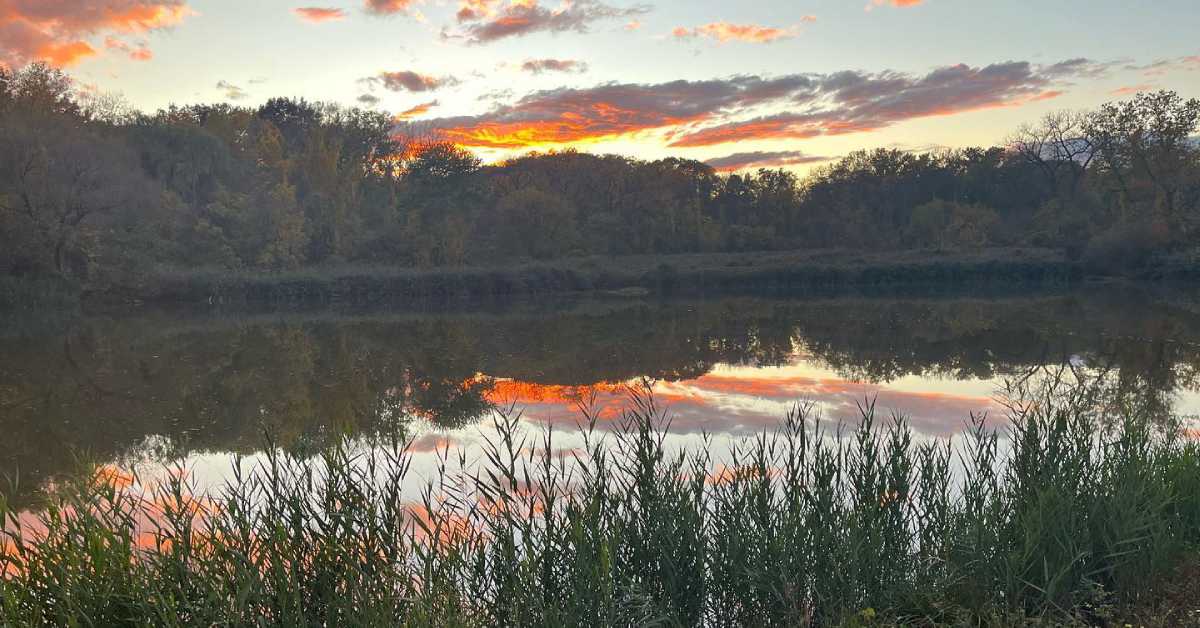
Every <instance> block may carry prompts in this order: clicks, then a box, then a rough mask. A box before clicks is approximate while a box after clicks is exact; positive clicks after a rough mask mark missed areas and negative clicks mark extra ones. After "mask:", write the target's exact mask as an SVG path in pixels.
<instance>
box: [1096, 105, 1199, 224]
mask: <svg viewBox="0 0 1200 628" xmlns="http://www.w3.org/2000/svg"><path fill="white" fill-rule="evenodd" d="M1197 128H1200V100H1197V99H1191V100H1184V99H1183V98H1182V97H1181V96H1179V94H1177V93H1175V92H1171V91H1158V92H1153V93H1145V92H1143V93H1139V94H1137V95H1136V96H1134V98H1133V99H1132V100H1128V101H1124V102H1119V103H1107V104H1105V105H1102V106H1101V107H1100V109H1098V110H1097V111H1095V112H1093V113H1092V114H1091V115H1090V116H1088V118H1087V121H1086V124H1085V125H1084V130H1085V132H1086V133H1087V135H1088V137H1089V138H1090V140H1091V142H1092V143H1093V144H1094V145H1095V146H1096V150H1097V152H1098V154H1099V157H1100V162H1099V164H1100V168H1101V171H1102V173H1103V174H1105V175H1106V176H1107V177H1108V178H1110V179H1111V180H1112V181H1113V182H1114V184H1115V187H1116V189H1117V190H1118V191H1119V193H1120V194H1121V197H1122V200H1123V201H1124V204H1123V206H1122V218H1123V219H1124V220H1125V221H1129V220H1131V219H1132V217H1133V212H1134V211H1135V210H1136V209H1137V206H1139V205H1141V206H1143V207H1144V206H1146V205H1149V206H1150V207H1152V208H1153V209H1152V211H1153V212H1154V214H1155V215H1156V217H1157V218H1158V219H1160V220H1162V221H1163V222H1165V223H1166V224H1167V225H1168V226H1176V225H1178V224H1179V223H1180V221H1181V218H1182V216H1181V215H1180V210H1181V209H1187V210H1188V211H1189V212H1191V211H1195V209H1196V208H1195V207H1187V208H1182V207H1180V206H1179V205H1180V201H1181V193H1182V192H1183V191H1184V190H1185V189H1186V188H1187V187H1188V186H1189V185H1190V183H1191V181H1192V178H1193V177H1194V176H1195V168H1194V166H1195V159H1196V155H1195V153H1196V148H1195V146H1194V145H1193V144H1192V143H1191V140H1190V137H1191V135H1192V134H1194V133H1195V132H1196V130H1197Z"/></svg>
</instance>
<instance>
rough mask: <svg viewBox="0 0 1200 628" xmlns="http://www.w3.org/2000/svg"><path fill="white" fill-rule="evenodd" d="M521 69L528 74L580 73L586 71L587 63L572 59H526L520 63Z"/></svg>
mask: <svg viewBox="0 0 1200 628" xmlns="http://www.w3.org/2000/svg"><path fill="white" fill-rule="evenodd" d="M521 69H522V70H524V71H525V72H529V73H530V74H543V73H545V72H563V73H566V74H582V73H584V72H587V69H588V65H587V64H586V63H584V62H582V61H575V60H574V59H527V60H526V61H525V62H524V63H522V64H521Z"/></svg>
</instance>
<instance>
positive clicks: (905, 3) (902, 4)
mask: <svg viewBox="0 0 1200 628" xmlns="http://www.w3.org/2000/svg"><path fill="white" fill-rule="evenodd" d="M924 3H925V0H871V4H868V5H867V10H870V9H871V7H882V6H893V7H899V8H907V7H915V6H918V5H921V4H924Z"/></svg>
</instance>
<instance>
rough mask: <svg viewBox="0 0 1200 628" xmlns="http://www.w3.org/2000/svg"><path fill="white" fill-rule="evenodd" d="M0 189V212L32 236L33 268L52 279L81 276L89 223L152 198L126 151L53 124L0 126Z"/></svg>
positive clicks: (90, 248)
mask: <svg viewBox="0 0 1200 628" xmlns="http://www.w3.org/2000/svg"><path fill="white" fill-rule="evenodd" d="M0 190H6V191H7V192H6V193H5V194H3V195H0V213H4V214H6V216H7V218H6V219H7V220H8V221H10V222H11V224H14V225H17V228H18V229H19V230H21V231H22V232H23V233H26V234H28V236H29V237H30V238H32V241H33V242H34V243H35V244H34V245H33V247H32V250H33V251H34V252H35V254H36V256H37V257H38V258H39V259H40V261H39V262H37V263H38V265H40V266H43V267H44V268H45V269H47V270H49V271H51V272H53V273H56V274H58V275H60V276H84V275H86V273H87V271H88V265H89V260H90V259H91V258H92V257H93V255H94V254H95V252H96V251H95V247H96V246H97V244H96V242H95V240H94V238H93V237H91V236H94V235H96V234H95V233H94V232H93V231H92V229H93V228H94V227H95V226H96V223H97V222H99V221H100V220H101V219H103V218H104V217H105V216H106V215H108V214H111V213H112V212H114V211H116V210H118V209H126V210H129V209H133V208H138V207H146V206H149V205H150V204H151V203H152V201H153V193H152V189H151V186H150V185H149V182H148V181H147V179H146V178H145V176H144V175H143V174H142V171H141V169H140V168H139V167H138V163H137V161H136V159H135V158H134V156H133V154H132V153H131V152H130V151H129V149H128V147H127V146H125V145H123V144H122V143H121V142H119V141H117V140H115V139H113V138H111V137H106V136H104V135H101V134H98V133H96V132H94V131H91V130H88V129H81V128H77V127H72V126H68V125H62V124H60V123H56V122H54V121H50V122H42V123H35V122H33V121H30V120H25V121H21V122H17V121H14V120H8V121H7V122H5V123H2V124H0Z"/></svg>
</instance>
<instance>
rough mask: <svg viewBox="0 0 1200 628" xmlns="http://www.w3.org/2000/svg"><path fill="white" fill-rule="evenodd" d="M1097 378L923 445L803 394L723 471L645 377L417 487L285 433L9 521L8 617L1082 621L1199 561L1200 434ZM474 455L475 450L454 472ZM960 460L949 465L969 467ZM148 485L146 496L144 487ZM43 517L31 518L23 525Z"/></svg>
mask: <svg viewBox="0 0 1200 628" xmlns="http://www.w3.org/2000/svg"><path fill="white" fill-rule="evenodd" d="M1094 402H1095V399H1094V397H1093V396H1092V394H1091V393H1090V392H1088V391H1087V389H1086V387H1081V388H1072V389H1066V390H1062V389H1059V388H1058V387H1057V386H1053V387H1048V388H1045V389H1038V390H1035V391H1029V390H1027V391H1025V392H1024V393H1021V396H1019V397H1018V398H1015V399H1014V403H1013V405H1012V424H1011V427H1010V428H1009V429H1008V430H1007V431H1005V432H1004V433H1003V434H1001V433H1000V432H997V431H995V430H993V429H992V428H989V427H988V426H987V425H986V423H985V422H984V421H983V420H982V419H980V418H976V419H974V420H973V421H972V422H971V423H970V428H969V430H968V433H967V435H966V436H965V439H964V440H963V441H962V442H960V443H959V444H958V445H953V444H950V443H945V442H936V441H935V442H930V443H918V442H916V441H915V440H914V438H913V434H912V432H911V431H910V429H909V428H908V427H907V425H906V424H905V421H904V419H903V418H902V417H897V418H895V419H894V420H893V421H891V422H888V423H887V424H884V422H883V421H881V420H880V419H879V418H878V417H877V416H876V414H875V411H874V408H873V406H872V405H871V404H869V403H868V404H866V405H864V406H862V408H861V411H862V417H861V418H862V420H861V423H860V425H859V426H857V427H855V428H852V429H850V430H849V431H848V432H842V430H840V429H839V430H837V431H836V432H831V431H830V430H829V428H827V427H824V426H822V425H821V424H820V423H819V422H818V421H816V420H815V417H814V416H813V415H812V413H811V411H810V410H809V409H807V408H805V407H801V408H799V409H798V410H797V411H795V412H793V413H792V414H790V415H789V416H788V417H787V420H786V422H785V423H784V424H783V425H782V426H781V427H780V428H779V429H778V430H777V431H776V432H774V433H765V434H762V435H760V436H759V437H757V438H756V439H754V440H753V441H751V442H749V443H746V444H744V445H742V446H740V447H738V448H737V449H736V450H735V451H734V453H733V454H732V459H731V460H730V461H728V462H727V463H726V464H724V465H715V464H714V461H713V460H712V459H711V457H710V456H711V453H710V450H709V449H708V448H707V447H706V448H702V449H698V450H691V451H684V452H681V453H669V452H668V451H667V449H666V447H665V446H664V441H663V431H662V430H663V428H664V426H665V425H666V423H665V422H664V420H665V418H664V415H663V414H662V413H661V412H660V411H659V409H658V408H657V407H656V406H655V404H654V401H653V399H652V398H651V397H649V396H646V395H644V394H642V393H638V392H635V393H634V396H633V408H632V409H631V410H630V411H629V412H627V413H626V414H625V415H624V419H623V421H622V422H621V425H620V428H619V429H618V430H617V431H616V432H614V433H611V434H609V435H608V436H603V435H602V432H601V431H598V430H597V428H598V426H599V425H600V421H599V419H598V418H597V417H595V416H592V415H591V414H589V413H588V411H587V410H584V417H585V422H586V424H587V425H588V426H590V430H589V431H588V432H587V437H586V443H587V444H586V447H585V449H584V450H583V451H581V452H579V453H577V454H575V456H574V457H573V458H572V457H567V458H563V457H561V456H555V455H553V452H554V451H555V449H554V446H555V441H554V438H553V435H552V434H550V433H546V434H545V436H544V437H543V438H541V439H533V440H532V441H531V440H530V438H529V436H528V435H523V432H522V430H521V428H520V420H519V418H518V417H515V416H505V415H498V416H497V417H496V419H495V429H496V434H497V436H496V437H495V438H494V439H492V440H491V441H489V442H488V443H486V444H485V446H484V449H483V455H482V459H481V462H480V466H479V467H478V468H475V467H467V468H465V469H464V470H463V471H462V472H461V473H459V472H455V471H451V470H449V466H448V464H447V462H448V461H446V460H445V458H444V457H443V461H442V464H441V469H440V476H439V477H435V478H433V481H432V483H430V484H429V485H428V486H427V488H426V489H424V490H423V491H422V492H421V493H420V494H419V495H411V494H408V493H406V492H405V488H404V487H405V477H406V475H407V474H408V469H409V461H410V454H409V453H408V452H407V451H406V444H405V443H404V441H403V440H401V439H399V438H397V437H395V436H392V437H390V438H388V437H385V438H383V439H382V440H380V441H378V442H374V443H364V444H366V445H369V446H368V447H366V448H365V449H364V448H363V447H361V446H360V444H356V443H353V442H350V441H342V442H341V443H340V444H337V445H334V446H332V447H331V448H329V449H328V450H326V451H324V452H323V453H321V454H320V455H318V456H316V457H312V458H309V457H307V456H304V455H290V454H285V453H282V452H280V451H279V450H278V449H275V448H273V447H268V448H267V450H268V454H267V455H266V457H265V460H264V462H263V463H262V464H261V465H259V466H257V467H255V468H248V467H247V466H246V465H245V464H244V463H242V462H240V461H239V462H238V463H236V464H235V466H234V469H233V473H232V480H230V481H229V482H228V483H227V484H225V485H224V486H223V488H219V489H217V490H215V491H213V492H209V493H205V494H200V495H197V494H195V493H193V491H192V489H191V487H190V485H189V483H188V481H187V480H186V479H185V478H186V472H184V470H182V469H180V470H178V471H176V472H174V473H172V474H170V475H169V479H167V480H166V481H164V482H162V483H161V484H158V485H153V484H151V483H146V484H145V485H144V487H145V488H144V489H143V492H139V491H138V490H136V486H137V482H136V481H137V479H136V478H124V477H121V476H116V477H115V480H116V481H115V482H114V481H112V480H113V479H114V476H113V475H112V474H111V473H110V472H106V473H102V474H96V473H85V474H84V475H83V476H82V477H81V478H80V479H79V480H77V481H71V482H67V483H65V484H63V485H61V486H59V487H58V490H57V492H56V493H55V494H54V497H53V499H52V501H51V502H50V504H48V507H47V508H46V509H45V510H42V511H40V512H39V513H38V514H36V515H29V514H26V515H21V516H20V517H18V513H16V512H13V511H11V510H6V511H5V513H4V514H5V518H6V519H7V521H8V527H7V528H6V530H7V533H6V536H7V537H8V544H7V545H6V547H7V549H6V550H5V552H4V555H3V558H0V570H2V571H3V572H4V573H5V574H6V578H5V579H4V580H3V581H0V615H2V616H3V618H4V622H5V623H6V625H14V626H22V625H44V624H63V625H74V624H79V623H86V624H91V625H146V624H155V625H181V626H183V625H196V626H209V625H242V624H245V623H254V624H256V625H291V626H308V625H348V624H353V625H413V626H424V625H439V626H447V625H455V626H508V625H522V626H532V625H543V626H561V625H585V626H612V625H651V624H655V625H657V624H662V625H678V626H692V625H709V626H726V625H761V626H770V625H785V626H804V625H821V626H837V625H843V626H870V625H886V624H904V625H911V624H914V623H917V624H923V625H985V626H988V625H994V626H1000V625H1013V624H1016V623H1027V622H1034V621H1042V620H1044V621H1047V622H1049V621H1054V622H1056V623H1057V622H1071V621H1079V622H1080V623H1081V624H1082V623H1088V624H1091V623H1093V622H1095V621H1098V620H1101V619H1102V618H1104V617H1107V616H1111V614H1112V611H1113V609H1115V608H1116V609H1119V608H1122V607H1127V606H1130V605H1134V606H1137V605H1142V604H1148V603H1149V602H1150V601H1151V600H1152V596H1153V595H1154V593H1155V590H1156V589H1155V586H1156V583H1159V582H1162V580H1163V579H1164V578H1167V577H1169V576H1170V575H1171V574H1172V573H1173V572H1174V570H1175V569H1176V567H1177V566H1178V565H1179V564H1180V560H1181V558H1182V557H1184V556H1195V553H1196V552H1197V551H1198V550H1200V501H1198V497H1197V496H1198V495H1200V493H1198V492H1197V488H1200V448H1198V447H1197V445H1196V444H1195V442H1191V441H1187V440H1183V439H1181V438H1180V436H1179V435H1178V434H1175V433H1174V432H1172V431H1169V430H1168V431H1166V432H1163V431H1161V430H1159V429H1158V428H1155V427H1153V426H1152V425H1151V424H1150V423H1149V422H1148V420H1149V419H1150V418H1151V417H1149V416H1147V415H1139V414H1136V413H1133V412H1125V413H1121V414H1119V415H1117V417H1116V418H1118V419H1119V421H1118V422H1117V424H1116V426H1115V427H1114V428H1112V429H1109V430H1104V431H1098V425H1099V424H1098V423H1097V421H1098V420H1099V419H1100V417H1099V416H1097V415H1096V413H1095V410H1094V408H1095V403H1094ZM460 464H461V463H460ZM955 468H958V469H960V470H959V471H958V472H955V471H952V469H955ZM131 483H132V484H133V486H130V485H131ZM31 517H32V518H31Z"/></svg>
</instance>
